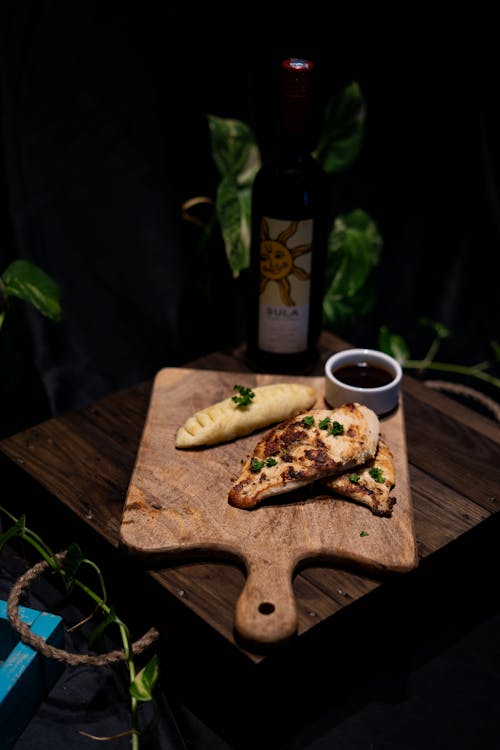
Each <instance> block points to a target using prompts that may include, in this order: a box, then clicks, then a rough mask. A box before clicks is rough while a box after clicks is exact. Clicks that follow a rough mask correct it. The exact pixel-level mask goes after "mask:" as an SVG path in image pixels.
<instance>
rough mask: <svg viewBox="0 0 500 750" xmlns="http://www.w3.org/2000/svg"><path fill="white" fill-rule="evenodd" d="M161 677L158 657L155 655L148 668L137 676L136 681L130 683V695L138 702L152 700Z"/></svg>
mask: <svg viewBox="0 0 500 750" xmlns="http://www.w3.org/2000/svg"><path fill="white" fill-rule="evenodd" d="M159 675H160V670H159V667H158V656H157V655H156V654H154V656H153V657H152V658H151V659H150V660H149V661H148V663H147V664H146V666H145V667H144V668H143V669H141V671H140V672H139V673H138V674H137V675H136V677H135V679H134V681H133V682H131V683H130V688H129V689H130V695H131V696H132V697H133V698H136V699H137V700H138V701H150V700H152V698H153V690H154V688H155V685H156V683H157V682H158V678H159Z"/></svg>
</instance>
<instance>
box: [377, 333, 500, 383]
mask: <svg viewBox="0 0 500 750" xmlns="http://www.w3.org/2000/svg"><path fill="white" fill-rule="evenodd" d="M419 322H420V324H421V325H424V326H428V327H430V328H432V330H433V331H434V337H433V339H432V341H431V344H430V346H429V349H428V350H427V352H426V354H425V355H424V357H422V359H412V358H411V357H410V352H409V349H408V345H407V343H406V341H405V340H404V338H403V337H402V336H400V335H399V334H394V333H390V331H389V330H388V328H387V326H382V327H381V328H380V331H379V347H380V349H381V350H382V351H384V352H386V353H387V354H390V355H392V356H393V357H395V359H397V360H398V362H399V363H400V365H401V366H402V367H403V368H404V369H408V370H416V371H418V372H419V373H422V374H423V373H425V372H426V371H427V370H437V371H440V372H448V373H455V374H457V375H464V376H467V377H471V378H476V379H477V380H481V381H482V382H483V383H489V385H492V386H494V387H495V388H500V378H497V377H495V376H494V375H493V374H491V373H490V372H487V370H488V369H489V368H491V367H492V366H493V365H494V364H495V362H498V361H500V344H498V342H496V341H490V345H491V348H492V352H493V357H492V359H490V360H485V361H483V362H478V363H477V364H475V365H462V364H455V363H450V362H437V361H436V359H435V357H436V355H437V353H438V351H439V348H440V346H441V343H442V341H444V339H446V338H448V337H449V336H450V331H449V330H448V329H447V328H446V327H445V326H443V325H442V324H441V323H436V322H435V321H432V320H429V319H428V318H422V319H421V320H420V321H419Z"/></svg>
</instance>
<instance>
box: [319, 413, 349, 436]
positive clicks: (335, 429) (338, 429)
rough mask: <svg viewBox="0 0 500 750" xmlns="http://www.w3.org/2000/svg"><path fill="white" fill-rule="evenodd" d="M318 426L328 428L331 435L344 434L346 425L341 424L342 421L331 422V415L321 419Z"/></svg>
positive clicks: (323, 428)
mask: <svg viewBox="0 0 500 750" xmlns="http://www.w3.org/2000/svg"><path fill="white" fill-rule="evenodd" d="M318 427H319V429H320V430H328V434H329V435H343V434H344V425H343V424H340V422H337V421H335V422H332V423H330V417H325V418H324V419H320V420H319V422H318Z"/></svg>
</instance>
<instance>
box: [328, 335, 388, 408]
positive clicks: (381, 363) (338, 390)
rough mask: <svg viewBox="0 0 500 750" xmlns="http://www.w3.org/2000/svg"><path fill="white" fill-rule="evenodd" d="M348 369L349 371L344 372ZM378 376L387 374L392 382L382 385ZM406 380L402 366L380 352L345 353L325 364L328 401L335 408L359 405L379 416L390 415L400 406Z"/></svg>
mask: <svg viewBox="0 0 500 750" xmlns="http://www.w3.org/2000/svg"><path fill="white" fill-rule="evenodd" d="M345 367H348V368H349V370H342V371H341V368H345ZM373 368H377V369H376V370H374V369H373ZM380 370H382V372H380ZM377 374H378V375H384V374H385V375H386V378H385V379H386V380H387V381H388V382H386V383H383V384H382V385H378V384H377V383H378V379H377V378H376V377H375V376H376V375H377ZM372 376H374V377H373V378H372ZM402 376H403V370H402V368H401V365H400V364H399V362H398V361H397V360H396V359H394V357H391V356H390V355H389V354H385V353H384V352H380V351H378V350H377V349H345V350H344V351H340V352H336V354H332V356H331V357H330V358H329V359H328V360H327V362H326V364H325V399H326V401H327V402H328V404H329V405H330V406H331V407H335V406H341V405H342V404H345V403H348V402H349V401H357V402H358V403H360V404H365V406H368V408H370V409H372V410H373V411H374V412H375V413H376V414H378V415H381V414H387V412H390V411H392V410H393V409H395V408H396V407H397V405H398V403H399V388H400V383H401V378H402ZM341 378H342V379H341ZM344 378H345V380H344ZM353 382H356V385H354V384H353ZM370 383H375V385H370Z"/></svg>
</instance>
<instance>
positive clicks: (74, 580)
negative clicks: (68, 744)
mask: <svg viewBox="0 0 500 750" xmlns="http://www.w3.org/2000/svg"><path fill="white" fill-rule="evenodd" d="M2 513H3V514H4V515H5V516H6V517H7V519H8V520H10V521H11V525H10V526H9V527H8V528H7V529H6V530H5V531H4V532H3V533H0V553H1V551H2V549H3V547H4V546H5V545H6V544H7V543H12V542H14V541H15V540H16V539H18V540H22V541H23V542H25V543H28V544H29V545H31V547H33V548H34V549H35V550H36V552H37V553H38V555H39V556H40V558H41V559H42V560H45V562H46V563H48V567H49V570H50V571H51V572H52V573H53V574H54V576H58V577H59V579H60V581H61V582H62V584H63V586H64V589H65V591H66V593H67V594H68V595H71V593H72V592H73V591H75V590H76V589H78V590H80V591H82V592H84V594H85V595H86V596H87V597H88V598H89V600H90V602H91V603H93V604H94V605H95V607H94V609H93V611H92V612H91V613H90V615H89V616H88V617H86V618H85V619H84V620H83V621H82V622H81V623H78V624H76V625H73V626H72V629H73V630H74V629H76V628H77V627H79V626H80V625H83V624H85V623H86V622H88V621H89V620H91V619H94V622H95V623H96V624H95V627H94V630H93V632H92V633H91V635H90V638H89V647H90V648H94V649H98V647H99V643H100V642H102V638H103V635H104V633H105V631H106V630H108V629H109V628H111V627H115V628H118V631H119V634H120V638H121V641H122V645H123V650H124V654H125V664H126V668H127V672H128V679H129V698H130V728H129V729H126V730H124V731H123V732H120V734H119V735H115V736H111V737H98V736H96V735H91V734H88V733H87V732H80V734H82V735H84V736H86V737H88V738H89V739H92V740H97V741H103V740H113V739H117V738H118V737H124V736H128V737H129V738H130V746H131V748H132V750H138V749H139V746H140V744H139V743H140V738H141V737H142V736H144V734H145V730H146V729H147V726H146V727H143V728H141V727H140V716H139V707H140V705H141V704H144V703H148V702H151V703H152V705H153V707H155V698H154V690H155V687H156V684H157V682H158V679H159V667H158V656H157V655H156V654H153V656H152V657H151V658H150V659H149V661H148V662H147V664H146V665H145V666H144V667H143V668H142V669H140V670H138V669H137V667H136V661H135V659H134V654H133V650H132V641H131V636H130V630H129V628H128V627H127V625H126V623H125V622H124V621H123V620H122V619H121V618H120V617H119V616H118V614H117V613H116V611H115V609H114V608H113V606H112V605H111V604H110V603H109V601H108V594H107V590H106V586H105V582H104V578H103V575H102V572H101V570H100V568H99V566H98V565H97V564H96V563H95V562H93V561H92V560H90V559H89V558H87V557H85V555H84V554H83V552H82V551H81V549H80V547H79V546H78V545H77V544H76V543H72V544H70V545H69V547H68V550H67V552H66V555H65V556H64V559H63V560H61V559H60V558H59V557H58V556H57V555H56V554H55V553H54V551H53V550H52V549H51V548H50V547H49V545H48V544H47V543H46V542H45V541H44V540H43V539H42V538H41V537H40V536H39V535H38V534H37V533H36V532H35V531H33V530H32V529H30V528H29V527H28V526H27V525H26V517H25V516H24V515H22V516H20V517H19V518H16V517H15V516H13V515H12V514H11V513H10V512H9V511H8V510H6V509H5V508H3V507H2V506H0V515H1V514H2ZM86 571H87V574H86ZM88 572H90V573H91V574H92V575H93V577H94V580H95V582H96V583H97V586H95V583H94V584H93V583H89V576H88ZM99 615H100V617H99ZM153 719H154V715H153ZM153 719H152V720H151V722H152V721H153Z"/></svg>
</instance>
